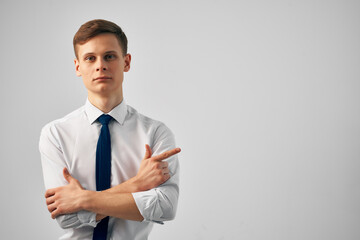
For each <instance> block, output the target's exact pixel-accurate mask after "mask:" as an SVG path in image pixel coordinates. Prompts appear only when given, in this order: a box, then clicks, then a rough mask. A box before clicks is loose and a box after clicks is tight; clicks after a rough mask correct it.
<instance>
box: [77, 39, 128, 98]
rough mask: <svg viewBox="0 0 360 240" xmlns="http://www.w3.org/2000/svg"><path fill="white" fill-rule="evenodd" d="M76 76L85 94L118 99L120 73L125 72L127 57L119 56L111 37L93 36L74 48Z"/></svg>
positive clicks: (116, 45)
mask: <svg viewBox="0 0 360 240" xmlns="http://www.w3.org/2000/svg"><path fill="white" fill-rule="evenodd" d="M77 53H78V54H77V55H78V59H75V69H76V75H77V76H81V77H82V79H83V82H84V85H85V87H86V88H87V90H88V94H89V95H92V96H102V97H112V96H118V95H119V94H120V95H121V97H122V83H123V79H124V72H127V71H129V69H130V61H131V55H130V54H127V55H125V56H123V53H122V49H121V47H120V44H119V42H118V40H117V38H116V37H115V35H113V34H108V33H106V34H100V35H97V36H95V37H93V38H91V39H90V40H88V41H87V42H86V43H84V44H82V45H78V46H77Z"/></svg>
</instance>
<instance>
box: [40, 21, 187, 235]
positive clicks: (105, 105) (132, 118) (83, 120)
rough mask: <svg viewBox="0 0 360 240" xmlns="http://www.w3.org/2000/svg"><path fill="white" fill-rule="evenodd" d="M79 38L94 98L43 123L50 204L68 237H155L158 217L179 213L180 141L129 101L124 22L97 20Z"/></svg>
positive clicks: (82, 68) (82, 67) (81, 70)
mask: <svg viewBox="0 0 360 240" xmlns="http://www.w3.org/2000/svg"><path fill="white" fill-rule="evenodd" d="M73 44H74V50H75V55H76V59H75V70H76V74H77V75H78V76H81V77H82V79H83V82H84V85H85V87H86V88H87V91H88V97H87V100H86V103H85V105H84V106H83V107H81V108H79V109H77V110H75V111H73V112H72V113H70V114H68V115H67V116H65V117H63V118H61V119H58V120H55V121H53V122H50V123H49V124H47V125H46V126H45V127H44V128H43V129H42V132H41V136H40V143H39V149H40V153H41V161H42V167H43V173H44V181H45V187H46V189H47V191H46V193H45V197H46V204H47V207H48V210H49V212H50V213H51V217H52V218H56V219H57V221H58V223H59V224H60V226H61V227H62V228H64V229H65V234H64V235H63V236H62V237H61V238H60V239H125V240H130V239H147V237H148V235H149V233H150V231H151V228H152V225H153V223H154V222H155V223H162V221H166V220H172V219H173V218H174V216H175V213H176V208H177V201H178V195H179V163H178V159H177V155H176V154H177V153H179V152H180V148H175V140H174V136H173V134H172V132H171V131H170V130H169V129H168V128H167V127H166V126H165V125H164V124H163V123H161V122H159V121H156V120H153V119H150V118H148V117H146V116H144V115H141V114H139V113H138V112H137V111H136V110H135V109H134V108H132V107H130V106H129V105H127V104H126V102H125V100H124V98H123V92H122V83H123V78H124V72H127V71H129V69H130V62H131V55H130V54H128V53H127V38H126V36H125V34H124V32H123V31H122V30H121V28H120V27H119V26H117V25H116V24H114V23H112V22H109V21H105V20H93V21H89V22H87V23H85V24H83V25H82V26H81V27H80V29H79V30H78V31H77V33H76V34H75V36H74V41H73Z"/></svg>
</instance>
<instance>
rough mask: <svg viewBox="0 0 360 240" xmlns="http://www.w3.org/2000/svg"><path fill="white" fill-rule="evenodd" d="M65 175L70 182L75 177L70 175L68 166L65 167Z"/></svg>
mask: <svg viewBox="0 0 360 240" xmlns="http://www.w3.org/2000/svg"><path fill="white" fill-rule="evenodd" d="M63 175H64V178H65V179H66V181H68V183H70V181H71V180H72V179H73V177H72V176H71V175H70V173H69V171H68V170H67V168H64V169H63Z"/></svg>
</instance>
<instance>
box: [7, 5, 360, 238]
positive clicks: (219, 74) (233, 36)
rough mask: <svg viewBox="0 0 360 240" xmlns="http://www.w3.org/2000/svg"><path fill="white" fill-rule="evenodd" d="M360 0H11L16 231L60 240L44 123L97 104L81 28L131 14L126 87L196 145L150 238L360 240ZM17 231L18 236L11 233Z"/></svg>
mask: <svg viewBox="0 0 360 240" xmlns="http://www.w3.org/2000/svg"><path fill="white" fill-rule="evenodd" d="M359 12H360V4H359V1H344V0H337V1H334V0H332V1H325V0H323V1H316V0H315V1H314V0H306V1H303V0H302V1H290V0H289V1H286V0H279V1H267V0H257V1H223V0H222V1H48V0H47V1H34V0H32V1H3V0H2V1H1V2H0V29H1V44H0V53H1V58H0V69H1V78H0V83H1V85H0V86H1V87H0V93H1V94H0V102H1V112H2V113H1V134H0V139H1V151H0V157H1V168H0V169H1V170H0V171H1V172H0V184H1V186H0V187H1V192H2V194H1V209H0V210H1V218H0V228H1V229H0V232H1V238H2V239H45V240H47V239H56V238H57V237H58V236H59V235H60V234H61V229H60V228H59V227H58V226H57V224H56V222H54V221H52V220H51V219H50V216H49V213H48V212H47V209H46V206H45V201H44V197H43V195H44V185H43V179H42V171H41V165H40V157H39V153H38V139H39V134H40V129H41V127H42V126H43V125H45V124H46V123H47V122H49V121H51V120H54V119H57V118H60V117H62V116H64V115H65V114H67V113H69V112H70V111H72V110H74V109H76V108H78V107H80V106H81V105H83V104H84V103H85V99H86V91H85V88H84V87H83V85H82V81H81V79H79V78H77V77H76V76H75V72H74V66H73V57H74V55H73V49H72V37H73V35H74V33H75V32H76V30H77V29H78V28H79V26H80V25H81V24H82V23H84V22H86V21H88V20H91V19H94V18H104V19H108V20H111V21H114V22H116V23H118V24H119V25H120V26H121V27H122V28H123V30H124V31H125V32H126V34H127V36H128V39H129V51H130V53H132V57H133V61H132V68H131V71H130V72H129V73H127V74H126V76H125V83H124V95H125V98H126V99H127V102H128V104H130V105H132V106H133V107H135V108H136V109H137V110H138V111H139V112H142V113H143V114H145V115H148V116H150V117H152V118H155V119H159V120H161V121H163V122H165V123H166V124H167V125H168V126H169V127H170V128H171V129H172V130H173V132H174V133H175V134H176V139H177V143H178V145H179V146H180V147H182V149H183V152H182V153H181V154H180V162H181V196H180V202H179V207H178V214H177V218H176V220H174V221H172V222H168V223H166V225H165V226H155V228H154V230H153V232H152V234H151V235H150V239H174V240H183V239H194V240H195V239H204V240H212V239H217V240H220V239H246V240H263V239H270V240H289V239H291V240H292V239H294V240H295V239H299V240H304V239H306V240H317V239H324V240H332V239H334V240H338V239H347V240H350V239H354V240H355V239H360V227H359V225H360V175H359V170H360V164H359V160H360V159H359V157H360V150H359V146H360V145H359V144H360V127H359V122H360V67H359V66H360V65H359V64H360V14H359ZM4 236H5V237H4Z"/></svg>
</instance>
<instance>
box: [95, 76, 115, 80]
mask: <svg viewBox="0 0 360 240" xmlns="http://www.w3.org/2000/svg"><path fill="white" fill-rule="evenodd" d="M109 79H111V77H108V76H100V77H97V78H94V81H106V80H109Z"/></svg>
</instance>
